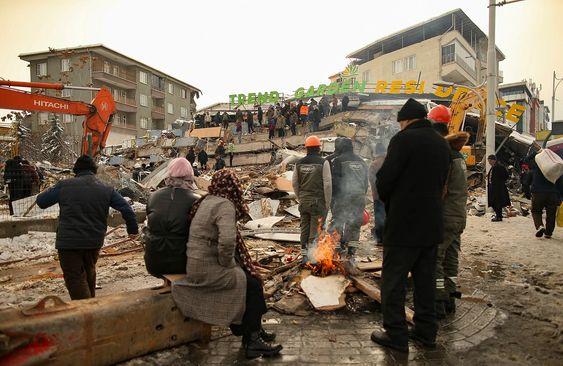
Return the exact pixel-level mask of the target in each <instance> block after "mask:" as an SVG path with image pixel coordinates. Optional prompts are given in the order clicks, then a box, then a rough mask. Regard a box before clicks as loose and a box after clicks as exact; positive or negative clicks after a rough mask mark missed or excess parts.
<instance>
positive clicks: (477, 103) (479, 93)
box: [448, 87, 487, 144]
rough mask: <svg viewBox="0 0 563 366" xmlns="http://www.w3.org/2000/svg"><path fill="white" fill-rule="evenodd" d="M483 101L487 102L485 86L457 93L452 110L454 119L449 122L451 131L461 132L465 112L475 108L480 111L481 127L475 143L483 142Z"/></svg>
mask: <svg viewBox="0 0 563 366" xmlns="http://www.w3.org/2000/svg"><path fill="white" fill-rule="evenodd" d="M483 102H485V103H486V102H487V90H486V89H485V88H484V87H480V88H477V89H475V90H464V91H462V92H459V93H456V95H455V96H454V99H453V100H452V104H451V106H450V110H451V112H452V119H451V122H450V124H449V127H448V129H449V133H456V132H460V131H461V129H462V128H463V122H464V121H465V114H466V113H467V111H468V110H471V109H475V110H478V111H479V127H478V129H477V133H476V138H475V143H476V144H481V143H482V141H483V137H484V135H485V110H486V109H485V108H486V106H485V105H484V104H483Z"/></svg>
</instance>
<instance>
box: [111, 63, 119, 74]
mask: <svg viewBox="0 0 563 366" xmlns="http://www.w3.org/2000/svg"><path fill="white" fill-rule="evenodd" d="M112 74H114V75H115V76H119V66H117V65H113V67H112Z"/></svg>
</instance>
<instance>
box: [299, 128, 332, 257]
mask: <svg viewBox="0 0 563 366" xmlns="http://www.w3.org/2000/svg"><path fill="white" fill-rule="evenodd" d="M305 147H306V148H307V156H305V157H304V158H302V159H300V160H299V161H298V162H297V163H296V164H295V169H294V171H293V178H292V185H293V191H294V192H295V195H296V196H297V199H298V200H299V213H300V214H301V255H302V258H303V263H306V262H307V261H308V255H307V252H308V249H309V245H310V244H311V243H312V242H313V241H314V240H315V238H316V236H317V231H318V226H319V225H324V220H325V218H326V214H327V212H328V209H329V207H330V202H331V199H332V176H331V172H330V164H329V163H328V161H326V160H325V159H324V158H323V157H321V155H320V152H321V140H320V139H319V138H318V137H317V136H314V135H313V136H309V137H307V139H305Z"/></svg>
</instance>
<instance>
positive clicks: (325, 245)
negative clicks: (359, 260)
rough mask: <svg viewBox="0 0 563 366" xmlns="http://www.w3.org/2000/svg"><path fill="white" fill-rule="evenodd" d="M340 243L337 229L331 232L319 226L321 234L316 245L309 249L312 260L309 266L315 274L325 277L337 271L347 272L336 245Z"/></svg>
mask: <svg viewBox="0 0 563 366" xmlns="http://www.w3.org/2000/svg"><path fill="white" fill-rule="evenodd" d="M339 243H340V235H339V234H338V232H337V231H333V232H332V233H329V232H328V231H326V230H322V229H321V228H319V236H318V238H317V241H316V245H315V247H314V248H313V249H312V250H310V251H309V258H310V261H309V262H308V263H307V267H309V268H310V269H311V273H312V274H313V275H315V276H320V277H325V276H328V275H330V274H332V273H335V272H341V273H342V274H344V273H345V270H344V267H343V266H342V262H341V260H340V255H339V254H338V251H337V250H336V246H337V245H338V244H339Z"/></svg>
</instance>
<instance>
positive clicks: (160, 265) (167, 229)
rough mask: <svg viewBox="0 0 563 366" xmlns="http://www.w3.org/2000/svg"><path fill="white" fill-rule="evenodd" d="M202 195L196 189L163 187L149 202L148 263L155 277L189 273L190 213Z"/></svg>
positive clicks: (146, 232) (146, 238)
mask: <svg viewBox="0 0 563 366" xmlns="http://www.w3.org/2000/svg"><path fill="white" fill-rule="evenodd" d="M198 199H199V196H198V195H197V194H195V193H194V192H192V191H190V190H187V189H182V188H173V187H164V188H161V189H159V190H158V191H156V192H154V193H153V194H151V196H150V198H149V202H148V203H147V221H148V225H147V230H146V231H145V238H144V242H145V265H146V266H147V271H148V272H149V273H150V274H151V275H153V276H156V277H160V276H162V275H163V274H178V273H186V245H187V243H188V236H189V232H190V222H189V221H188V214H189V213H190V210H191V209H192V206H193V204H194V203H195V201H197V200H198Z"/></svg>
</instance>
